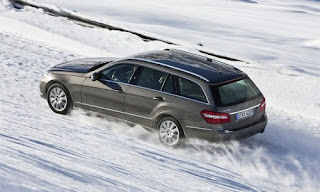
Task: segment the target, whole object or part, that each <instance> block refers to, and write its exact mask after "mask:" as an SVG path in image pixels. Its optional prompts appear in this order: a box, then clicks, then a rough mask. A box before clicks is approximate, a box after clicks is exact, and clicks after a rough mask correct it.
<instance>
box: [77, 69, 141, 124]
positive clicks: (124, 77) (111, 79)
mask: <svg viewBox="0 0 320 192" xmlns="http://www.w3.org/2000/svg"><path fill="white" fill-rule="evenodd" d="M136 68H137V66H136V65H133V64H117V65H113V66H111V67H109V68H107V69H105V70H103V71H101V72H100V75H99V76H100V77H99V79H98V80H96V81H92V80H91V79H90V78H87V79H86V80H85V81H84V83H83V85H82V93H81V96H82V106H83V108H85V109H89V110H92V111H97V112H101V113H104V114H107V115H110V116H113V117H117V118H123V117H124V114H123V113H124V99H125V93H126V92H127V90H128V88H129V84H128V82H129V80H130V78H131V76H132V75H133V73H134V71H135V69H136Z"/></svg>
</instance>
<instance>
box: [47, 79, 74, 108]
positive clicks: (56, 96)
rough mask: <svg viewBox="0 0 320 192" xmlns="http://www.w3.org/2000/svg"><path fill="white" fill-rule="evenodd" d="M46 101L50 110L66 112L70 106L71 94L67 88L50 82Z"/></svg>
mask: <svg viewBox="0 0 320 192" xmlns="http://www.w3.org/2000/svg"><path fill="white" fill-rule="evenodd" d="M47 101H48V104H49V107H50V108H51V110H52V111H53V112H55V113H59V114H67V113H68V112H69V111H70V108H71V103H72V100H71V96H70V94H69V92H68V90H67V89H66V88H65V87H64V86H62V85H61V84H59V83H55V84H52V85H51V86H50V87H49V89H48V92H47Z"/></svg>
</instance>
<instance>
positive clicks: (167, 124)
mask: <svg viewBox="0 0 320 192" xmlns="http://www.w3.org/2000/svg"><path fill="white" fill-rule="evenodd" d="M157 130H158V137H159V140H160V142H161V143H163V144H165V145H167V146H171V147H178V146H180V145H181V144H182V143H184V141H185V136H184V133H183V130H182V128H181V125H180V123H179V122H178V121H177V120H176V119H174V118H172V117H164V118H163V119H161V120H160V121H159V122H158V124H157Z"/></svg>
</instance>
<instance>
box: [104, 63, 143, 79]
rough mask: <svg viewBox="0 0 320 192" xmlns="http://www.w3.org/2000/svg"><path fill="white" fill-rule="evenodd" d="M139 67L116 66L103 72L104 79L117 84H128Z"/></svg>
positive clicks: (128, 65)
mask: <svg viewBox="0 0 320 192" xmlns="http://www.w3.org/2000/svg"><path fill="white" fill-rule="evenodd" d="M136 68H137V66H136V65H132V64H119V65H114V66H112V67H110V68H108V69H105V70H104V71H102V72H101V74H102V78H105V79H107V80H112V81H116V82H122V83H128V82H129V80H130V77H131V76H132V74H133V73H134V71H135V70H136Z"/></svg>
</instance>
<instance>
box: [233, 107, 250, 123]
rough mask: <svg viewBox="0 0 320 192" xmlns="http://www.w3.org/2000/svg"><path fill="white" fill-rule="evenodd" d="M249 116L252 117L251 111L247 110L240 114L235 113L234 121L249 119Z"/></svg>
mask: <svg viewBox="0 0 320 192" xmlns="http://www.w3.org/2000/svg"><path fill="white" fill-rule="evenodd" d="M251 116H253V109H248V110H246V111H242V112H240V113H237V114H236V119H237V120H240V119H244V118H247V117H251Z"/></svg>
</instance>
